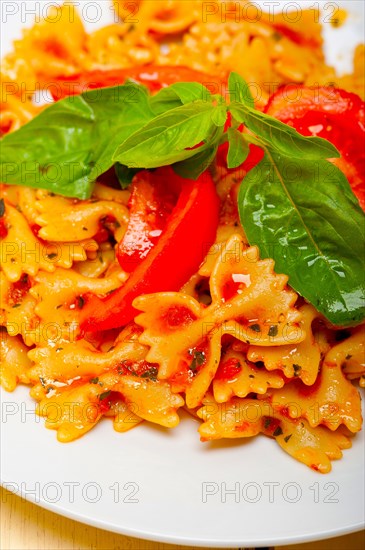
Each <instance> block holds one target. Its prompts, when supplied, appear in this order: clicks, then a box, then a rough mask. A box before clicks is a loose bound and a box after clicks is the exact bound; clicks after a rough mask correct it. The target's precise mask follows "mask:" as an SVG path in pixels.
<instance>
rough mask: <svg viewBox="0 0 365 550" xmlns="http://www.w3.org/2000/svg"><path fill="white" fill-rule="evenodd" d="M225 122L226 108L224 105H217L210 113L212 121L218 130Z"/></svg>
mask: <svg viewBox="0 0 365 550" xmlns="http://www.w3.org/2000/svg"><path fill="white" fill-rule="evenodd" d="M226 120H227V107H226V106H225V105H218V106H217V107H216V108H215V109H214V111H213V112H212V121H213V122H214V124H215V125H216V126H218V128H219V127H220V126H224V125H225V123H226Z"/></svg>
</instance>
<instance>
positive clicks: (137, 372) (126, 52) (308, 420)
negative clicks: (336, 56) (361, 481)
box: [0, 0, 365, 473]
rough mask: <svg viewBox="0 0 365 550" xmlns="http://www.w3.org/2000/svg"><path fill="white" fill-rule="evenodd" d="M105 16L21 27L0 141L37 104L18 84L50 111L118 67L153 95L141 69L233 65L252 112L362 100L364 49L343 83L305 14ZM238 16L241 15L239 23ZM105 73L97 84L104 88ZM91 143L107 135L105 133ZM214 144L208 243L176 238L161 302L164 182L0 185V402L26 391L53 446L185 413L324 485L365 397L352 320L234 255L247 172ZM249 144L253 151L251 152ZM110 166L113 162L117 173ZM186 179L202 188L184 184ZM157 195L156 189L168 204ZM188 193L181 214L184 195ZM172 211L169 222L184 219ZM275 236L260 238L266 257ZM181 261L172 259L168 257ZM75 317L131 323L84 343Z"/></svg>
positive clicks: (173, 201) (156, 177)
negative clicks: (303, 95)
mask: <svg viewBox="0 0 365 550" xmlns="http://www.w3.org/2000/svg"><path fill="white" fill-rule="evenodd" d="M113 4H114V6H115V14H116V19H115V22H114V23H113V24H112V25H110V26H107V27H105V28H102V29H99V30H97V31H95V32H93V33H90V34H88V33H86V31H85V29H84V28H83V25H82V23H81V20H80V18H79V16H78V15H77V11H75V6H73V5H72V3H66V4H65V5H64V6H61V7H54V8H52V10H51V13H53V14H56V10H58V11H57V13H58V14H59V17H58V19H57V22H54V23H52V24H51V23H50V21H41V22H40V23H38V24H36V25H35V26H34V27H33V28H31V29H29V30H27V31H24V36H23V38H22V39H20V40H17V41H16V42H15V44H14V51H13V53H11V54H9V55H8V56H7V57H6V58H5V61H4V66H3V69H2V71H3V73H2V76H3V78H4V79H5V80H6V82H7V86H8V96H9V98H8V101H6V102H4V103H2V104H1V105H0V130H1V135H3V134H4V135H5V134H8V133H9V134H10V133H12V132H14V131H17V130H18V129H19V128H20V127H22V126H23V125H24V124H26V123H27V122H28V121H30V120H32V119H33V118H34V117H35V116H36V115H37V114H38V113H39V112H41V111H42V110H43V109H44V108H45V106H44V105H43V106H40V105H38V104H37V103H36V102H34V94H33V97H28V96H29V94H27V95H25V94H24V90H22V89H21V87H19V86H18V84H17V83H19V82H25V83H26V85H27V86H26V88H27V90H34V92H37V91H38V92H39V90H41V91H43V92H44V91H45V89H46V85H47V83H49V82H50V81H52V86H53V88H52V90H53V92H52V91H51V88H49V90H48V91H49V92H50V94H51V95H52V94H53V96H54V98H55V99H57V100H58V99H60V98H61V97H64V95H72V94H69V93H67V94H65V93H64V86H65V83H66V84H67V83H75V81H76V82H77V86H79V87H78V88H77V90H76V92H75V93H81V92H83V91H84V90H83V89H82V87H83V86H84V85H85V86H86V88H87V87H88V86H89V85H91V88H93V84H92V82H93V81H91V82H90V81H84V80H83V75H85V74H89V75H90V74H91V75H92V77H95V78H96V83H98V82H99V80H98V78H99V77H100V74H99V72H100V71H101V72H103V71H117V74H120V75H122V77H120V78H122V80H123V82H124V80H125V78H128V75H129V73H128V71H132V72H131V73H130V77H131V79H132V80H134V79H136V80H137V81H139V80H138V78H136V74H137V76H138V77H139V78H141V74H142V75H143V71H144V70H145V69H146V71H147V77H142V82H144V84H146V81H148V80H151V81H152V84H153V83H154V82H155V81H154V78H155V77H154V76H153V71H155V72H156V73H158V74H159V70H160V69H161V70H164V71H165V72H163V73H161V75H165V76H166V74H168V73H169V71H171V74H174V71H178V70H179V69H181V68H183V69H182V70H183V71H185V70H187V71H192V72H189V73H187V74H192V75H196V74H198V73H196V72H194V71H202V72H203V73H204V74H205V75H206V77H207V78H208V75H210V76H213V77H216V78H217V79H218V80H219V79H221V77H222V75H226V74H227V73H228V72H229V71H230V70H233V69H234V70H235V71H237V72H238V73H240V74H241V75H242V76H243V77H244V78H245V79H246V80H247V82H249V83H256V85H257V90H258V92H259V93H258V95H257V97H254V100H255V104H256V106H257V107H258V108H259V110H260V112H261V111H262V110H263V109H264V108H265V106H266V105H267V103H268V101H269V98H270V95H271V93H272V92H273V90H271V89H270V86H268V83H270V82H276V86H277V87H280V86H283V85H287V84H289V83H290V85H293V84H294V85H300V86H301V85H311V84H313V83H314V82H316V83H317V85H318V83H320V84H327V83H328V82H329V81H331V82H336V85H337V86H340V85H342V86H344V87H346V89H348V90H351V91H355V92H357V93H360V94H361V93H362V92H363V72H362V69H361V60H362V59H363V55H364V49H363V47H362V46H359V47H358V48H357V50H356V53H355V71H354V74H351V75H345V76H343V77H337V76H336V74H335V71H334V69H333V68H331V67H328V66H327V65H326V63H325V61H324V56H323V52H322V38H321V29H320V25H319V23H318V22H317V21H316V20H315V18H313V11H314V10H313V9H312V10H309V11H305V10H303V12H302V15H303V19H302V20H301V23H300V24H298V23H297V22H294V23H289V22H288V21H287V19H285V18H283V16H282V15H280V14H278V15H277V16H276V17H275V18H273V19H272V18H271V17H269V14H265V13H262V14H261V17H260V18H259V19H258V20H257V21H253V20H252V17H250V15H249V12H248V11H247V10H249V9H254V8H255V6H254V5H253V4H250V2H248V1H246V0H241V1H240V2H234V3H232V2H224V1H223V0H222V1H221V0H219V1H217V2H213V3H204V2H201V1H200V0H185V1H179V0H166V1H165V0H164V1H160V2H151V1H147V0H139V1H138V2H133V3H124V2H121V1H119V0H114V2H113ZM208 4H209V5H210V8H209V6H208ZM233 4H234V6H233ZM237 5H239V10H240V13H241V14H242V13H243V14H246V16H245V17H241V18H238V20H237V17H236V16H235V15H234V9H238V8H237ZM256 9H257V8H256ZM222 13H224V14H225V17H224V18H223V19H222ZM71 14H72V17H70V15H71ZM71 21H72V23H71ZM303 29H305V31H304V30H303ZM151 63H153V66H152V68H155V69H154V70H151ZM136 67H137V69H138V70H139V68H140V69H141V71H142V72H138V71H137V73H136ZM147 69H148V70H149V71H150V72H148V70H147ZM118 71H119V72H118ZM133 71H134V72H133ZM151 71H152V72H151ZM166 71H167V72H166ZM115 74H116V73H114V72H113V73H112V77H111V78H112V80H111V81H110V82H109V84H110V85H115V84H116V82H115V81H114V80H115ZM151 74H152V76H151ZM171 74H170V77H171ZM183 74H186V73H185V72H184V73H183ZM204 74H203V76H204ZM165 76H161V79H162V80H164V78H165ZM143 78H145V80H143ZM174 78H175V77H173V79H172V82H176V81H178V79H176V78H175V79H174ZM197 78H198V77H197ZM222 78H223V77H222ZM183 80H184V79H183ZM208 80H209V79H208ZM123 82H121V83H123ZM168 83H169V82H167V84H168ZM153 85H154V84H153ZM153 85H152V88H151V90H152V93H155V91H156V89H157V88H156V89H155V88H154V87H153ZM161 85H162V84H161ZM165 85H166V82H165V81H164V83H163V86H165ZM98 87H99V86H96V88H98ZM54 90H56V92H54ZM9 92H11V93H9ZM212 93H222V94H224V90H223V91H222V90H221V89H220V90H218V89H215V88H214V89H212ZM30 95H31V96H32V94H30ZM195 99H196V98H195ZM169 100H171V101H172V102H173V101H176V98H175V97H173V98H171V97H170V98H169ZM270 101H271V100H270ZM182 103H184V101H182ZM85 108H86V107H85ZM89 108H90V106H88V107H87V109H89ZM217 118H218V116H217ZM216 122H217V121H216ZM218 125H219V124H218V122H217V126H218ZM236 126H237V128H238V127H239V125H238V124H237V125H236ZM227 127H228V126H227ZM237 128H233V127H232V128H230V129H229V130H232V131H238V130H237ZM225 130H227V128H225ZM229 130H228V131H229ZM98 131H100V128H99V129H98ZM102 131H103V132H106V131H108V124H107V123H105V127H103V128H102ZM96 133H97V131H95V134H96ZM246 133H247V132H246ZM251 133H252V132H251ZM170 141H171V147H172V148H173V146H174V143H173V139H171V140H170ZM222 141H223V143H219V147H218V145H217V150H218V153H217V150H216V151H215V153H217V155H216V156H214V158H213V157H211V158H209V163H208V164H209V170H210V172H209V173H210V174H211V176H209V178H211V180H209V181H210V182H211V185H212V187H213V189H214V201H215V202H214V201H213V200H212V201H210V202H209V204H208V205H207V210H208V212H205V218H206V219H208V218H209V216H210V217H211V218H212V217H213V216H214V209H216V218H217V219H216V221H217V223H216V228H215V229H214V232H213V233H212V234H213V237H212V235H211V234H210V233H209V234H208V233H207V235H206V238H205V240H203V242H202V243H201V247H200V248H202V247H204V250H203V251H202V250H201V249H200V250H199V251H198V252H196V250H195V251H194V250H193V248H194V247H193V246H192V244H193V243H192V242H190V243H189V242H188V244H187V245H186V246H190V245H191V251H190V250H188V253H187V254H186V257H184V261H185V263H186V264H188V263H189V262H193V260H191V257H194V254H195V253H196V254H195V255H197V256H198V257H199V262H196V265H195V264H194V266H195V267H194V269H193V270H192V271H191V272H189V275H188V276H186V277H185V278H184V279H183V280H180V279H179V278H178V276H177V275H176V280H178V281H179V284H177V283H176V284H175V285H173V284H170V285H169V284H166V285H165V286H166V288H165V287H164V284H165V282H166V281H167V280H168V272H169V270H171V271H174V266H173V265H172V264H171V262H170V263H168V262H167V261H166V262H165V263H164V254H165V253H166V252H165V251H164V250H160V251H159V252H158V253H157V252H156V254H155V257H154V260H155V262H160V263H159V264H158V265H159V266H160V267H159V272H158V273H156V269H155V268H154V266H155V265H156V263H155V264H153V263H152V260H151V263H148V262H149V258H151V257H152V256H153V254H154V251H156V250H157V249H158V246H159V243H160V242H161V241H162V240H163V238H164V234H165V233H164V232H165V227H166V224H167V223H175V225H177V224H178V223H177V217H176V208H177V206H176V205H177V204H178V205H179V204H180V202H181V203H183V200H182V199H181V197H182V196H183V194H184V189H183V187H182V186H181V181H180V180H179V179H178V178H177V176H173V175H172V174H173V172H172V170H170V169H169V168H167V169H166V168H164V167H162V168H157V170H151V171H149V172H143V176H139V175H138V173H137V175H135V174H134V172H132V173H131V172H130V171H129V172H128V173H126V172H122V175H120V174H119V175H118V170H117V169H116V171H115V173H114V172H111V169H108V171H106V172H105V174H102V175H101V176H99V177H98V178H97V181H96V182H94V186H93V189H92V194H91V196H90V198H88V199H78V198H74V197H72V198H70V197H67V196H61V195H58V194H56V193H54V192H52V191H51V190H48V189H45V188H42V189H36V188H35V187H29V186H26V185H21V182H19V185H6V184H1V194H2V199H1V212H0V214H1V218H0V236H1V245H0V246H1V249H0V253H1V263H2V266H1V272H0V290H1V296H0V325H1V341H0V348H1V353H2V363H1V384H2V386H3V387H4V388H5V389H6V390H7V391H13V390H15V388H16V386H17V385H18V384H26V385H29V386H30V387H31V390H30V391H31V396H32V398H33V399H35V400H36V401H37V402H38V403H37V414H39V415H40V416H42V417H44V419H45V426H46V427H47V428H49V429H53V430H56V432H57V438H58V440H59V441H62V442H69V441H73V440H74V439H76V438H78V437H80V436H82V435H84V434H86V433H87V432H89V431H90V430H91V429H92V428H93V427H94V426H96V424H97V423H98V422H100V421H101V420H102V419H103V418H106V419H108V418H109V419H110V420H111V421H112V422H113V426H114V429H115V430H116V431H117V432H120V433H122V432H125V431H128V430H130V429H131V428H134V427H136V426H138V425H139V424H141V423H142V422H151V423H154V424H157V425H159V426H162V427H164V428H174V427H176V426H177V425H178V424H179V421H180V411H181V410H183V409H184V410H187V411H188V412H190V413H191V414H192V415H193V416H194V417H195V418H197V419H199V420H200V421H201V423H200V426H199V429H198V431H199V435H200V438H201V440H202V441H210V440H217V439H232V438H247V437H254V436H256V435H258V434H264V435H265V436H267V437H269V438H271V439H275V440H276V442H277V443H278V444H279V446H280V447H281V448H282V449H283V450H284V451H285V452H286V453H287V454H289V455H290V456H291V457H293V458H295V459H296V460H298V461H299V462H302V463H304V464H305V465H307V466H309V467H310V468H312V469H313V470H315V471H318V472H321V473H327V472H329V471H330V470H331V461H333V460H335V459H340V458H341V456H342V451H343V450H344V449H347V448H349V447H350V446H351V437H350V436H353V435H354V434H356V433H357V432H359V431H360V429H361V425H362V417H361V397H360V393H359V388H358V387H357V384H358V385H359V386H360V387H364V385H365V363H364V324H362V323H360V324H359V323H357V326H355V323H352V325H351V326H350V328H345V329H343V327H340V326H334V324H331V323H330V322H329V321H328V320H327V319H326V318H325V316H324V315H323V314H322V313H320V312H319V311H318V310H317V309H316V306H315V304H314V305H313V304H310V303H308V301H306V300H305V299H304V298H303V297H302V296H301V295H300V293H299V292H297V291H295V290H294V289H293V288H292V287H291V286H290V283H291V281H290V278H289V277H288V276H287V275H286V274H285V269H278V268H277V267H276V265H275V262H274V260H273V259H271V257H270V255H269V254H263V253H260V246H259V245H260V242H259V240H260V239H259V238H257V242H258V246H254V245H250V244H249V242H251V241H250V240H249V239H248V238H247V236H246V234H245V230H244V229H243V227H242V225H241V224H240V217H239V213H238V209H237V197H238V195H239V187H240V184H241V181H242V179H243V178H244V177H246V175H247V174H248V173H249V171H250V168H251V167H250V166H248V165H247V163H245V159H243V160H242V159H241V160H242V162H240V163H239V164H240V165H239V166H238V169H237V167H234V168H229V167H228V162H226V157H227V149H224V147H226V145H227V144H226V143H224V139H223V138H222ZM255 143H256V142H255V138H252V143H251V144H250V154H251V153H252V151H253V150H255V147H256V148H257V146H256V145H255ZM199 145H200V144H199V143H198V145H194V146H193V147H192V149H193V148H196V147H198V146H199ZM186 149H190V148H186ZM157 153H158V151H157ZM157 153H156V154H157ZM248 153H249V151H247V154H248ZM224 155H225V157H224ZM228 155H229V153H228ZM223 157H224V162H223V163H222V158H223ZM249 158H250V157H249ZM92 162H93V161H92V160H91V157H90V164H92ZM124 168H125V167H124V166H122V165H121V163H120V165H119V170H122V171H123V170H124ZM129 168H131V167H129ZM133 168H134V167H133V166H132V170H133ZM136 168H138V166H136ZM169 170H170V171H169ZM203 175H204V174H203ZM179 177H180V176H179ZM175 178H177V179H175ZM120 181H122V188H121V187H120V185H119V182H120ZM197 181H198V183H199V184H200V185H201V187H203V183H204V182H203V180H200V176H199V177H198V179H197ZM156 182H157V183H156ZM161 182H162V183H163V184H166V182H167V186H170V187H169V188H168V190H167V191H166V189H165V188H163V185H162V183H161ZM189 182H190V183H189V184H186V186H188V185H191V186H192V189H193V191H192V193H191V196H190V197H189V200H190V201H191V202H192V204H193V207H194V204H195V203H194V201H193V198H194V193H196V194H197V193H198V191H196V189H197V188H196V187H195V185H197V184H193V183H191V181H190V180H189ZM208 183H209V182H208ZM205 184H206V185H208V184H207V183H206V182H205ZM260 184H261V182H260ZM264 184H265V182H264ZM185 192H186V193H187V191H186V190H185ZM75 196H77V195H75ZM177 197H178V198H177ZM191 197H193V198H191ZM212 197H213V195H211V196H210V198H212ZM178 201H180V202H178ZM188 203H189V201H188V200H186V204H188ZM186 204H185V203H184V204H183V206H182V207H181V208H182V210H183V209H184V208H186ZM271 207H272V208H274V206H272V205H271ZM209 209H210V210H211V212H209ZM212 212H213V213H212ZM188 215H189V212H188V210H184V216H185V220H186V219H187V220H189V218H188V217H187V216H188ZM174 216H175V217H174ZM184 216H182V219H184ZM209 219H210V218H209ZM178 221H179V222H180V224H182V221H181V220H178ZM187 225H188V222H186V225H185V227H184V231H185V232H186V235H187V237H186V240H189V239H190V241H193V240H194V232H198V231H199V230H200V229H201V226H203V225H204V220H203V219H202V218H200V219H199V220H198V221H197V220H195V225H194V227H193V228H192V229H191V230H189V228H188V227H187ZM126 236H128V239H129V240H128V246H129V249H128V250H127V247H126V246H124V245H125V242H126V238H125V237H126ZM208 236H209V238H208ZM183 237H184V235H183V236H182V237H181V239H180V241H179V242H180V244H181V243H182V242H183V241H184V239H183ZM279 238H280V236H279V237H278V236H277V235H276V234H273V235H272V239H273V246H275V245H276V244H277V242H276V240H279ZM165 241H166V242H165V250H166V248H168V246H169V243H168V242H167V241H168V239H165ZM185 244H186V243H185ZM123 246H124V248H123ZM133 247H134V248H133ZM131 249H132V252H131ZM184 251H186V249H185V248H184V249H178V250H176V251H175V254H176V258H178V257H179V255H180V256H183V255H184ZM137 252H138V253H140V255H141V258H142V259H144V260H146V261H145V262H144V263H142V262H141V258H137V259H136V257H137V256H138V254H137ZM123 254H124V256H123ZM128 254H129V256H128ZM156 258H157V260H156ZM137 260H138V261H137ZM139 262H140V263H139ZM135 273H137V274H139V279H138V280H137V283H136V284H134V283H133V281H134V280H135V279H134V277H136V276H135ZM146 273H147V275H146ZM184 273H185V271H184ZM145 276H148V277H150V278H151V279H153V280H154V285H155V287H156V288H155V289H153V290H152V291H147V290H145V288H150V287H145V286H143V285H142V286H140V282H141V281H142V282H143V284H144V280H143V278H144V277H145ZM131 281H132V282H131ZM161 281H163V283H164V284H162V283H161ZM128 285H129V286H130V287H132V288H129V286H128ZM173 287H176V288H174V289H173ZM141 288H142V290H140V289H141ZM123 289H127V290H128V293H129V294H128V293H127V290H126V294H125V295H123V292H124V290H123ZM133 292H134V294H133V301H132V300H131V303H129V304H127V301H128V300H127V298H128V296H130V295H131V293H133ZM118 293H119V295H120V296H122V298H121V300H120V301H119V302H117V301H115V300H114V297H115V296H117V295H118ZM113 300H114V302H113ZM90 303H95V304H96V309H98V308H99V309H100V308H103V307H104V306H103V304H106V303H109V304H111V305H110V312H108V311H99V314H100V315H99V316H101V317H103V316H104V317H105V318H107V317H108V315H109V313H110V314H111V315H113V316H114V317H115V318H117V317H118V315H119V314H121V311H122V309H123V308H124V307H125V308H126V307H127V306H128V307H129V308H130V311H131V312H132V313H133V315H131V316H129V318H128V322H125V323H121V324H119V325H118V324H115V323H114V324H113V323H112V324H110V326H109V325H108V326H107V325H105V326H103V327H102V328H100V327H98V328H97V330H91V329H90V323H89V324H88V320H87V319H86V320H85V318H84V317H85V310H86V311H87V306H88V304H90ZM126 304H127V305H126ZM103 320H105V319H102V321H103ZM91 324H92V320H91ZM85 327H86V328H85ZM242 453H243V454H244V449H243V450H242Z"/></svg>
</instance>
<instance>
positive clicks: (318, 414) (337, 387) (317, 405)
mask: <svg viewBox="0 0 365 550" xmlns="http://www.w3.org/2000/svg"><path fill="white" fill-rule="evenodd" d="M353 344H354V342H353ZM346 350H347V346H346V345H343V343H341V344H339V345H337V346H334V347H333V348H332V349H331V350H330V351H329V352H328V353H327V355H326V356H325V358H324V360H323V363H322V367H321V371H320V373H319V375H318V378H317V380H316V383H315V384H314V385H313V386H304V384H303V383H302V382H301V381H300V380H298V381H293V382H290V383H289V384H287V385H286V386H285V387H284V388H282V389H281V390H277V391H275V392H270V399H271V403H272V405H273V407H274V408H275V409H278V410H280V411H283V412H285V413H286V414H288V415H289V416H290V417H292V418H306V419H307V420H308V422H309V424H310V425H311V426H313V427H315V426H318V425H319V424H323V425H324V426H326V427H327V428H329V429H330V430H336V429H337V428H338V427H339V426H340V425H341V424H344V425H345V426H346V427H347V428H348V429H349V430H350V431H351V432H358V431H359V430H360V429H361V424H362V416H361V399H360V394H359V392H358V391H357V389H356V388H355V386H353V385H352V384H351V382H350V381H349V380H347V378H346V377H345V375H344V373H343V372H342V368H341V367H342V364H343V363H344V361H345V357H346V355H345V354H346Z"/></svg>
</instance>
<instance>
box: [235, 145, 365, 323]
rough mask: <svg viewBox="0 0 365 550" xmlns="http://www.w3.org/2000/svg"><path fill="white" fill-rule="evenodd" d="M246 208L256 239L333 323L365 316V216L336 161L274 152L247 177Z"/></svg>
mask: <svg viewBox="0 0 365 550" xmlns="http://www.w3.org/2000/svg"><path fill="white" fill-rule="evenodd" d="M238 207H239V212H240V218H241V222H242V226H243V228H244V230H245V232H246V235H247V238H248V240H249V242H250V243H251V244H257V245H258V247H259V249H260V252H261V255H262V256H263V257H266V258H273V259H274V260H275V271H276V272H277V273H285V274H287V275H289V284H290V285H291V286H292V287H293V288H294V289H295V290H296V291H297V292H298V293H299V294H301V295H302V296H304V298H306V299H307V300H308V301H309V302H311V303H312V304H313V305H314V306H315V308H316V309H317V310H318V311H320V312H321V313H323V315H324V316H325V317H326V318H327V319H328V320H329V321H330V322H331V323H333V324H334V325H338V326H351V325H354V324H356V323H358V322H360V321H362V320H363V318H364V315H365V310H364V304H365V301H364V296H365V289H364V272H365V262H364V244H365V235H364V215H363V212H362V210H361V208H360V207H359V204H358V201H357V199H356V198H355V196H354V195H353V193H352V191H351V189H350V186H349V184H348V182H347V180H346V178H345V176H344V175H343V173H342V172H341V171H340V170H339V169H338V168H336V166H334V165H333V164H331V163H330V162H328V161H325V160H320V161H308V160H306V161H304V162H303V161H300V160H298V159H290V158H287V157H284V156H281V155H277V154H276V153H272V152H270V151H268V152H266V154H265V157H264V159H263V160H262V161H261V162H260V163H259V164H258V165H257V166H256V167H255V168H254V169H253V170H251V171H250V172H249V173H248V175H247V176H246V177H245V178H244V179H243V181H242V184H241V187H240V192H239V199H238Z"/></svg>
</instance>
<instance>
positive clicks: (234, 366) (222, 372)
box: [215, 357, 242, 380]
mask: <svg viewBox="0 0 365 550" xmlns="http://www.w3.org/2000/svg"><path fill="white" fill-rule="evenodd" d="M241 370H242V366H241V363H240V362H239V360H238V359H236V358H235V357H230V358H229V359H227V360H226V361H223V362H222V363H221V364H220V365H219V367H218V370H217V372H216V375H215V380H232V379H233V378H236V376H237V375H238V374H239V373H240V372H241Z"/></svg>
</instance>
